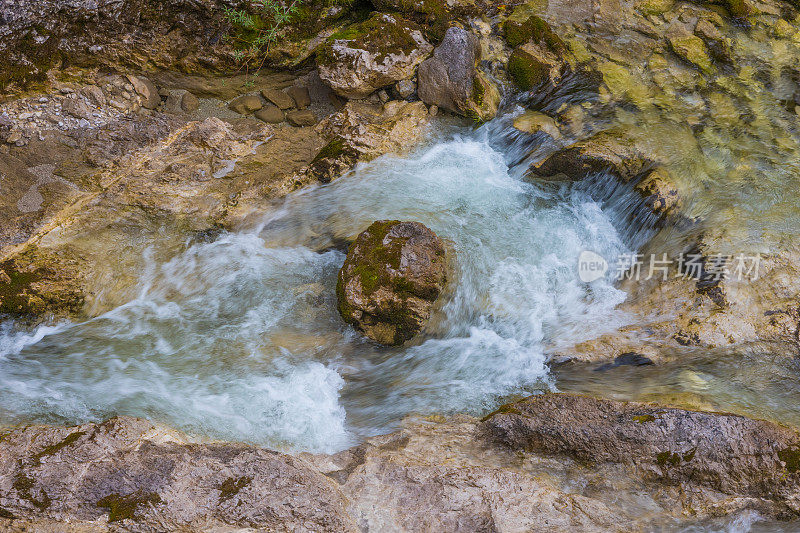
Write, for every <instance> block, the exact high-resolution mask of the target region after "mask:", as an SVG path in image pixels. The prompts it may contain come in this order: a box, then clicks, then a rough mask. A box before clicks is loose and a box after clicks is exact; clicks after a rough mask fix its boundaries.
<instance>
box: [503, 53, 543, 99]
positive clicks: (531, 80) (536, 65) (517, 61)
mask: <svg viewBox="0 0 800 533" xmlns="http://www.w3.org/2000/svg"><path fill="white" fill-rule="evenodd" d="M508 72H509V74H511V78H512V79H513V80H514V83H516V84H517V87H519V88H520V89H522V90H523V91H529V90H531V89H533V88H534V87H536V86H538V85H540V84H541V83H543V82H545V81H547V80H548V79H549V75H550V67H549V65H546V64H545V63H542V62H541V61H539V60H538V59H536V58H535V57H533V56H532V55H531V54H529V53H528V52H526V51H525V50H522V49H521V48H517V49H516V50H514V51H513V52H511V57H509V58H508Z"/></svg>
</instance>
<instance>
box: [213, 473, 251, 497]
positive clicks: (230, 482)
mask: <svg viewBox="0 0 800 533" xmlns="http://www.w3.org/2000/svg"><path fill="white" fill-rule="evenodd" d="M252 481H253V478H251V477H247V476H245V477H240V478H232V477H229V478H228V479H226V480H225V481H223V482H222V485H220V487H219V500H220V501H225V500H229V499H230V498H233V497H234V496H236V495H237V494H239V491H240V490H242V489H243V488H245V487H246V486H247V485H249V484H250V483H252Z"/></svg>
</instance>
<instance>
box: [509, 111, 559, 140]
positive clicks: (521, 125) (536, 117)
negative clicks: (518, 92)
mask: <svg viewBox="0 0 800 533" xmlns="http://www.w3.org/2000/svg"><path fill="white" fill-rule="evenodd" d="M514 128H516V129H518V130H519V131H522V132H525V133H531V134H533V133H539V132H543V133H546V134H547V135H549V136H550V137H552V138H553V139H560V138H561V131H560V130H559V129H558V124H556V121H555V120H553V119H552V118H551V117H549V116H547V115H545V114H544V113H539V112H538V111H526V112H525V113H523V114H522V115H520V116H518V117H517V118H515V119H514Z"/></svg>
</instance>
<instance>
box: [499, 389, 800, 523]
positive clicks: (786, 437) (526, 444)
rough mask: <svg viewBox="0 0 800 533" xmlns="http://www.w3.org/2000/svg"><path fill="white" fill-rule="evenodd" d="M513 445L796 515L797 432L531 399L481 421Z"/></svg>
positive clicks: (799, 478)
mask: <svg viewBox="0 0 800 533" xmlns="http://www.w3.org/2000/svg"><path fill="white" fill-rule="evenodd" d="M484 428H485V429H486V431H487V434H488V435H489V438H490V439H492V440H493V441H495V442H499V443H502V444H503V445H506V446H509V447H510V448H512V449H515V450H525V451H527V452H532V453H544V454H548V455H549V454H557V455H565V456H568V457H571V458H573V459H576V460H578V461H585V462H591V463H595V464H597V463H617V464H624V465H630V466H633V467H634V468H635V469H636V471H637V473H638V475H640V476H641V477H642V478H643V479H645V480H648V481H658V482H663V483H667V484H671V485H681V486H684V487H688V486H692V485H694V486H695V490H697V487H699V488H702V489H707V490H712V491H719V492H722V493H725V494H738V495H741V496H746V497H750V498H757V499H759V500H760V502H759V503H760V504H761V505H764V506H767V507H771V508H772V512H773V513H777V514H784V513H788V514H797V513H798V512H800V473H798V470H800V463H799V462H798V459H799V458H800V455H798V454H799V453H800V447H799V446H800V435H798V433H797V432H796V431H795V430H792V429H789V428H785V427H782V426H778V425H776V424H772V423H769V422H765V421H761V420H753V419H750V418H745V417H742V416H737V415H729V414H719V413H703V412H696V411H687V410H683V409H673V408H665V407H656V406H652V405H647V404H638V403H626V402H615V401H611V400H597V399H594V398H588V397H583V396H575V395H571V394H546V395H542V396H534V397H531V398H528V399H527V400H523V401H521V402H518V403H515V404H512V405H509V406H506V407H504V408H501V409H500V410H499V411H497V412H495V413H493V414H492V415H490V416H489V417H488V419H487V420H486V422H484Z"/></svg>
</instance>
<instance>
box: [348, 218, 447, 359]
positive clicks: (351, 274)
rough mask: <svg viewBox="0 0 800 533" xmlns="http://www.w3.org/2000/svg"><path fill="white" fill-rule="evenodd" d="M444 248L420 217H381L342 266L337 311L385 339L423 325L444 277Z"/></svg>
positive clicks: (401, 338) (392, 340)
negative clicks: (409, 219)
mask: <svg viewBox="0 0 800 533" xmlns="http://www.w3.org/2000/svg"><path fill="white" fill-rule="evenodd" d="M445 270H446V268H445V252H444V246H443V245H442V241H441V240H439V237H437V236H436V234H435V233H434V232H433V231H431V230H430V229H428V228H427V227H426V226H424V225H423V224H420V223H419V222H400V221H397V220H379V221H377V222H374V223H373V224H372V225H371V226H370V227H369V228H367V229H366V230H365V231H364V232H363V233H361V234H360V235H359V236H358V237H357V238H356V240H355V242H354V243H353V244H352V245H351V246H350V249H349V251H348V252H347V259H346V260H345V262H344V265H343V266H342V269H341V270H340V271H339V281H338V284H337V286H336V294H337V297H338V299H339V313H341V315H342V318H344V320H345V322H347V323H348V324H352V325H353V326H354V327H355V328H356V329H358V330H360V331H362V332H363V333H364V334H365V335H366V336H367V337H369V338H371V339H373V340H375V341H377V342H380V343H382V344H390V345H396V344H402V343H404V342H405V341H407V340H408V339H410V338H412V337H413V336H414V335H416V334H417V333H419V331H420V330H421V329H422V328H423V327H424V326H425V323H426V322H427V320H428V318H429V317H430V314H431V308H432V307H433V303H434V301H436V298H437V297H438V296H439V294H440V293H441V291H442V289H443V288H444V285H445V282H446V278H447V276H446V272H445Z"/></svg>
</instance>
